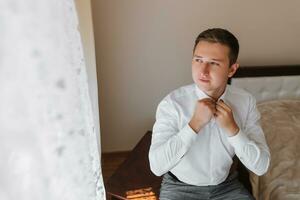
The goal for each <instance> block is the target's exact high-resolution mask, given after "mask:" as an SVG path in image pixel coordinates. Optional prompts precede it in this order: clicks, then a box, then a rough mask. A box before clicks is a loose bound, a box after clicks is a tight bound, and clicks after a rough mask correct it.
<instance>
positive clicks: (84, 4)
mask: <svg viewBox="0 0 300 200" xmlns="http://www.w3.org/2000/svg"><path fill="white" fill-rule="evenodd" d="M75 5H76V9H77V12H78V22H79V26H78V30H79V31H80V35H81V41H82V44H83V53H84V57H85V64H86V69H87V75H88V82H89V93H90V97H91V101H92V107H93V115H94V120H95V121H96V122H99V106H98V85H97V72H96V58H95V41H94V29H93V21H92V8H91V1H90V0H75ZM95 129H96V132H97V137H98V140H97V142H98V146H99V144H100V134H99V131H100V127H99V123H96V124H95Z"/></svg>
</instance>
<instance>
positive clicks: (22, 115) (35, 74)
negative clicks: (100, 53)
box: [0, 0, 105, 200]
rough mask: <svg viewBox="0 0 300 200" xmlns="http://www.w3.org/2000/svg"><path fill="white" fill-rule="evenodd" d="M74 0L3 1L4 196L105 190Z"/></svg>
mask: <svg viewBox="0 0 300 200" xmlns="http://www.w3.org/2000/svg"><path fill="white" fill-rule="evenodd" d="M77 25H78V20H77V14H76V9H75V6H74V2H73V0H50V1H49V0H0V177H1V178H0V199H1V200H21V199H22V200H59V199H61V200H96V199H97V200H101V199H105V192H104V186H103V180H102V174H101V169H100V160H99V152H98V148H97V138H96V132H95V123H99V122H94V120H93V114H92V107H91V101H90V97H89V93H88V82H87V75H86V68H85V63H84V58H83V52H82V45H81V42H80V35H79V32H78V30H77Z"/></svg>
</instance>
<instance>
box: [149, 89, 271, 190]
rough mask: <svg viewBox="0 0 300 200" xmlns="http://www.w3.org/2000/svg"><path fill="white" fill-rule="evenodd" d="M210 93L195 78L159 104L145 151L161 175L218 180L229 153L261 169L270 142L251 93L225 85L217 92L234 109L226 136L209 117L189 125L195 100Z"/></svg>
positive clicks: (227, 167) (201, 183) (210, 182)
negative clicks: (232, 128) (233, 129)
mask: <svg viewBox="0 0 300 200" xmlns="http://www.w3.org/2000/svg"><path fill="white" fill-rule="evenodd" d="M203 98H209V97H208V96H207V95H206V94H205V93H204V92H203V91H201V90H200V89H199V88H198V86H197V85H196V84H192V85H188V86H184V87H181V88H179V89H177V90H175V91H173V92H171V93H170V94H169V95H167V96H166V97H165V98H164V99H163V100H162V101H161V102H160V104H159V105H158V108H157V112H156V122H155V124H154V127H153V133H152V141H151V146H150V151H149V161H150V168H151V170H152V172H153V173H154V174H155V175H157V176H161V175H163V174H165V173H167V172H168V171H171V172H172V173H173V174H174V175H175V176H176V177H177V178H178V179H179V180H180V181H182V182H185V183H187V184H191V185H197V186H206V185H217V184H219V183H221V182H223V181H224V180H225V179H226V178H227V176H228V174H229V170H230V167H231V164H232V162H233V161H232V158H233V157H234V155H237V157H238V158H239V159H240V161H241V162H242V163H243V164H244V165H245V166H246V167H247V168H248V169H249V170H251V171H252V172H254V173H255V174H257V175H262V174H264V173H266V171H267V169H268V167H269V163H270V153H269V148H268V146H267V144H266V141H265V137H264V134H263V131H262V129H261V127H260V125H259V119H260V114H259V112H258V111H257V108H256V101H255V99H254V97H253V96H252V95H251V94H249V93H247V92H246V91H244V90H242V89H238V88H235V87H233V86H230V85H227V87H226V90H225V92H224V93H223V95H222V96H221V97H220V99H223V100H224V102H225V103H226V104H227V105H229V106H230V107H231V109H232V111H233V115H234V119H235V122H236V123H237V125H238V126H239V128H240V131H239V132H238V133H237V135H235V136H232V137H230V136H228V134H227V133H226V132H225V130H224V129H222V128H221V127H220V126H219V125H218V124H217V123H216V121H215V119H214V118H212V119H211V120H210V122H209V123H207V124H206V125H205V126H204V127H203V128H202V129H201V130H200V131H199V133H198V134H196V133H195V132H194V131H193V129H192V128H191V127H190V126H189V124H188V123H189V122H190V120H191V118H192V116H193V113H194V108H195V105H196V102H197V100H199V99H203Z"/></svg>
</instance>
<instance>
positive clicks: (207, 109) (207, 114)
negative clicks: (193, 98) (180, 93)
mask: <svg viewBox="0 0 300 200" xmlns="http://www.w3.org/2000/svg"><path fill="white" fill-rule="evenodd" d="M215 112H216V103H215V101H214V100H213V99H210V98H205V99H201V100H198V101H197V103H196V106H195V111H194V115H193V117H192V119H191V121H190V122H189V125H190V127H191V128H192V129H193V130H194V131H195V132H196V133H198V132H199V131H200V130H201V128H202V127H203V126H204V125H205V124H207V123H208V122H209V121H210V119H211V118H212V117H213V115H214V114H215Z"/></svg>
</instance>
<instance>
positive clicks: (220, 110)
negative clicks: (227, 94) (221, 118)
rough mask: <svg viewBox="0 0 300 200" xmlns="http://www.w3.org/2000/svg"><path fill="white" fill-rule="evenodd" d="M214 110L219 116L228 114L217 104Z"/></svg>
mask: <svg viewBox="0 0 300 200" xmlns="http://www.w3.org/2000/svg"><path fill="white" fill-rule="evenodd" d="M216 110H217V112H219V114H227V112H228V111H227V110H226V109H225V108H224V107H223V106H221V105H219V104H217V105H216Z"/></svg>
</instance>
